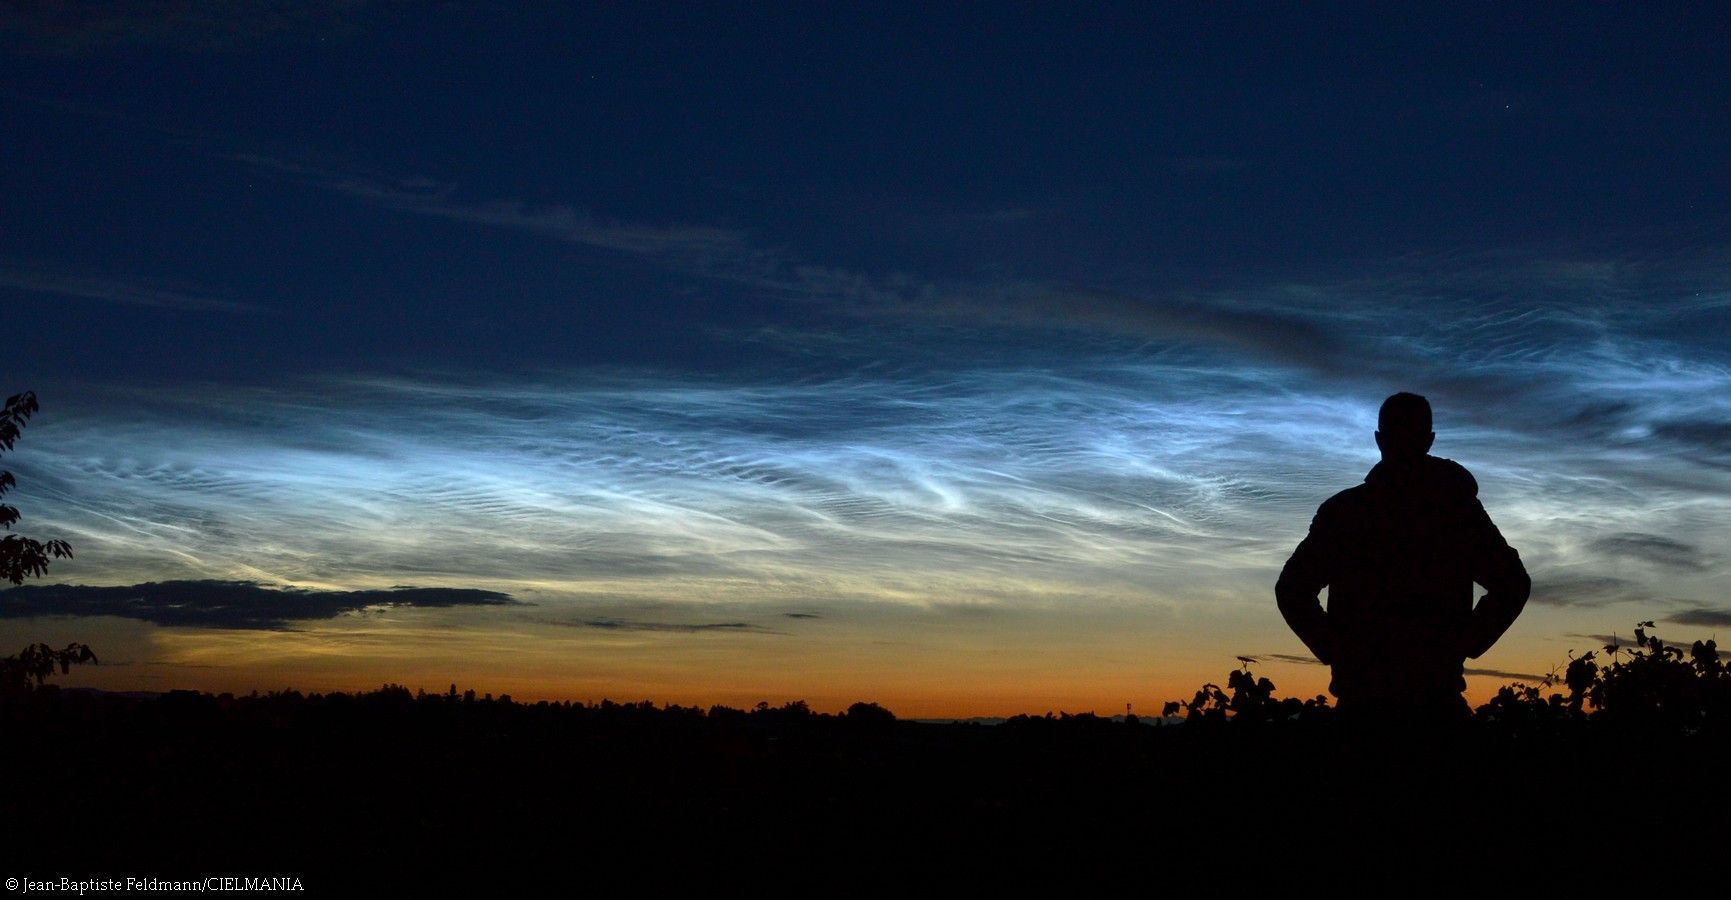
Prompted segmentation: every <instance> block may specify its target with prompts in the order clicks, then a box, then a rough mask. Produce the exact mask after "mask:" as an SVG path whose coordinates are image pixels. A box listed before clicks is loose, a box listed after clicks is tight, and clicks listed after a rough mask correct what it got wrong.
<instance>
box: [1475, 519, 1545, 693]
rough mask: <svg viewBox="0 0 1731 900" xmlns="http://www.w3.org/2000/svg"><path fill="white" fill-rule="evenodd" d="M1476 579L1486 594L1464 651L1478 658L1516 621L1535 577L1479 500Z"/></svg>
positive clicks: (1476, 523) (1476, 609)
mask: <svg viewBox="0 0 1731 900" xmlns="http://www.w3.org/2000/svg"><path fill="white" fill-rule="evenodd" d="M1472 517H1473V521H1472V527H1473V531H1474V534H1473V580H1474V581H1476V582H1478V583H1479V584H1482V585H1484V587H1485V595H1484V597H1482V598H1480V599H1479V602H1478V605H1477V606H1475V607H1474V608H1473V614H1472V618H1471V619H1470V620H1469V621H1468V624H1467V633H1466V646H1465V647H1463V648H1462V652H1463V653H1465V654H1466V655H1467V656H1469V657H1471V658H1473V659H1477V658H1478V657H1479V656H1480V655H1482V654H1483V653H1484V652H1485V651H1486V650H1489V649H1491V645H1493V644H1495V643H1496V642H1497V639H1498V638H1500V637H1502V636H1503V632H1505V631H1508V630H1509V626H1510V625H1513V624H1514V623H1515V617H1517V616H1519V615H1520V614H1521V609H1522V608H1523V607H1525V606H1526V605H1527V596H1528V595H1529V594H1531V593H1532V591H1533V582H1532V579H1531V578H1529V577H1527V568H1526V566H1524V565H1522V564H1521V555H1520V554H1519V553H1516V552H1515V548H1513V547H1510V546H1509V543H1508V541H1505V540H1503V534H1502V532H1500V531H1498V530H1497V526H1496V525H1495V524H1494V523H1492V522H1491V517H1490V515H1489V514H1488V513H1486V512H1485V508H1484V506H1482V505H1481V504H1480V503H1479V502H1478V501H1477V500H1474V501H1473V510H1472Z"/></svg>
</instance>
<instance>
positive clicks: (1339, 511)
mask: <svg viewBox="0 0 1731 900" xmlns="http://www.w3.org/2000/svg"><path fill="white" fill-rule="evenodd" d="M1369 499H1370V489H1369V486H1367V485H1362V484H1355V485H1353V486H1352V487H1349V488H1347V489H1346V490H1344V491H1340V492H1338V493H1336V494H1335V495H1334V496H1332V497H1330V498H1328V499H1327V500H1324V501H1322V505H1321V506H1319V507H1317V508H1316V517H1317V518H1318V519H1322V520H1332V519H1338V518H1340V517H1342V516H1350V515H1353V514H1355V513H1357V512H1358V511H1359V510H1362V509H1364V507H1365V504H1366V503H1367V502H1368V500H1369Z"/></svg>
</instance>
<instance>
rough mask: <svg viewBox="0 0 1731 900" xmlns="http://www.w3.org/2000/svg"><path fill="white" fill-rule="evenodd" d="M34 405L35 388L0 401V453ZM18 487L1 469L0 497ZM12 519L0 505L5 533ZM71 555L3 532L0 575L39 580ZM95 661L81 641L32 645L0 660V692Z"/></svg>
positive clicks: (59, 545) (14, 513)
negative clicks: (57, 647) (58, 646)
mask: <svg viewBox="0 0 1731 900" xmlns="http://www.w3.org/2000/svg"><path fill="white" fill-rule="evenodd" d="M37 409H38V404H37V402H36V393H35V392H34V391H25V392H23V393H21V394H13V395H12V396H10V397H7V398H6V402H5V404H4V405H0V452H6V451H10V450H11V449H12V447H13V446H14V445H15V444H16V443H17V442H18V438H19V435H20V434H21V433H22V432H23V430H24V426H25V425H26V424H27V423H28V422H29V421H30V417H31V416H32V415H35V414H36V412H37ZM17 486H18V481H17V479H15V478H13V477H12V473H11V472H6V471H0V497H4V496H6V494H7V493H8V492H9V491H11V490H12V489H13V488H15V487H17ZM17 523H18V508H17V507H15V506H8V505H6V504H0V526H3V527H4V528H5V529H6V530H7V531H8V532H10V531H11V530H12V526H13V525H16V524H17ZM71 556H72V547H71V545H69V544H67V543H66V542H65V541H60V540H50V541H38V540H35V539H34V538H27V537H24V536H23V535H19V534H7V535H6V536H5V537H0V578H4V579H6V580H7V581H10V582H12V584H14V585H20V584H23V583H24V579H25V578H40V577H42V575H44V574H46V573H47V571H48V563H49V561H50V560H51V559H64V558H69V557H71ZM94 662H96V654H95V653H92V652H91V650H90V648H89V647H87V646H85V645H83V644H69V645H67V647H66V649H64V650H55V649H54V648H52V647H50V646H48V645H47V644H31V645H30V646H28V647H25V648H24V650H23V651H22V652H20V653H18V654H17V655H16V656H8V657H5V658H0V694H14V693H19V692H23V691H28V690H30V689H31V688H32V687H41V686H42V683H43V681H44V680H45V679H46V678H47V677H48V676H49V675H52V674H54V670H55V669H59V670H60V672H61V674H63V675H64V674H66V673H67V672H69V671H71V668H72V666H74V665H77V664H81V663H94Z"/></svg>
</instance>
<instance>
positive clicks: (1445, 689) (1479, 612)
mask: <svg viewBox="0 0 1731 900" xmlns="http://www.w3.org/2000/svg"><path fill="white" fill-rule="evenodd" d="M1478 490H1479V488H1478V482H1476V481H1474V480H1473V476H1472V475H1471V474H1470V473H1468V472H1467V470H1466V469H1465V468H1463V467H1462V466H1461V465H1460V464H1459V463H1456V462H1455V461H1454V460H1450V459H1441V458H1439V457H1435V456H1423V457H1418V458H1415V459H1412V460H1410V461H1407V462H1405V463H1404V464H1391V463H1390V462H1387V461H1384V462H1382V463H1378V464H1377V466H1376V467H1375V468H1373V469H1371V470H1370V474H1368V475H1366V476H1365V479H1364V484H1361V485H1359V486H1357V487H1352V488H1348V489H1346V490H1344V491H1341V492H1340V493H1338V494H1335V495H1334V496H1333V497H1330V498H1329V499H1328V501H1327V502H1325V503H1323V504H1322V507H1321V508H1320V509H1318V510H1317V512H1316V518H1315V519H1313V520H1312V521H1311V523H1310V534H1309V535H1308V536H1307V537H1305V539H1304V540H1303V541H1302V542H1300V543H1299V545H1298V549H1297V550H1295V551H1294V552H1293V554H1292V558H1291V559H1289V560H1287V562H1286V568H1285V569H1284V570H1282V571H1281V573H1280V581H1279V582H1278V583H1277V584H1276V585H1275V588H1274V593H1275V597H1276V598H1277V599H1278V601H1279V603H1280V612H1281V614H1282V615H1283V616H1285V617H1286V622H1287V624H1288V625H1290V626H1292V630H1293V631H1294V632H1296V633H1297V634H1298V637H1299V639H1300V640H1302V641H1304V644H1305V646H1307V647H1309V648H1310V652H1311V653H1313V654H1315V655H1316V658H1317V659H1319V660H1321V661H1322V662H1324V663H1327V664H1328V665H1330V666H1333V667H1334V680H1333V682H1332V683H1331V684H1330V685H1329V690H1330V691H1331V692H1333V693H1334V695H1335V696H1336V697H1339V698H1340V700H1341V703H1342V704H1343V706H1344V705H1347V704H1351V703H1362V704H1365V705H1377V706H1382V705H1390V704H1392V705H1406V704H1412V705H1419V704H1429V703H1435V702H1439V701H1441V700H1444V699H1445V698H1453V701H1454V702H1456V703H1458V702H1459V696H1460V692H1461V691H1463V690H1465V689H1466V681H1465V679H1464V678H1463V677H1462V667H1463V665H1464V660H1465V659H1466V658H1467V657H1477V656H1478V655H1479V654H1481V653H1484V652H1485V651H1486V650H1488V649H1490V647H1491V645H1492V644H1494V643H1496V640H1497V638H1499V637H1502V634H1503V632H1504V631H1506V630H1508V627H1509V625H1510V624H1512V623H1513V622H1514V620H1515V617H1516V616H1518V615H1520V612H1521V607H1522V606H1524V605H1525V604H1526V601H1527V594H1528V593H1529V592H1530V591H1531V589H1532V582H1531V581H1530V580H1529V579H1528V577H1527V571H1526V568H1525V567H1523V566H1522V565H1521V557H1520V554H1518V553H1516V552H1515V550H1514V548H1512V547H1510V546H1509V545H1508V542H1506V541H1504V540H1503V536H1502V534H1501V533H1500V532H1498V531H1497V527H1496V525H1494V524H1492V523H1491V519H1490V516H1489V515H1487V514H1486V513H1485V509H1484V507H1483V506H1482V505H1480V503H1479V500H1478ZM1474 582H1477V583H1479V584H1481V585H1484V587H1485V589H1486V590H1487V593H1486V594H1485V596H1484V598H1483V599H1481V600H1479V602H1478V606H1477V607H1476V608H1475V607H1474V605H1473V583H1474ZM1325 586H1326V587H1327V588H1328V608H1327V609H1326V610H1325V609H1324V608H1323V606H1322V604H1321V603H1320V602H1318V600H1317V594H1318V593H1319V592H1320V591H1321V590H1322V589H1323V587H1325Z"/></svg>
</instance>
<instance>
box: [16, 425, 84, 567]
mask: <svg viewBox="0 0 1731 900" xmlns="http://www.w3.org/2000/svg"><path fill="white" fill-rule="evenodd" d="M36 411H37V403H36V394H35V392H34V391H25V392H23V393H22V394H13V395H12V396H10V397H7V398H6V403H5V405H3V406H0V452H6V451H10V450H11V449H12V446H13V445H14V444H15V443H17V441H18V437H19V433H20V432H22V431H23V430H24V425H25V424H26V423H27V422H29V421H30V417H31V416H32V415H34V414H35V413H36ZM17 485H18V482H17V480H16V479H14V478H13V477H12V473H11V472H5V471H0V497H4V496H6V494H7V493H8V492H9V491H11V490H12V489H13V488H14V487H17ZM17 522H18V509H17V507H14V506H7V505H5V504H0V527H4V528H5V529H6V530H7V531H9V532H10V531H11V530H12V526H13V525H15V524H17ZM71 555H72V547H71V546H70V545H68V544H67V543H66V542H65V541H58V540H53V541H38V540H35V539H33V538H27V537H24V536H23V535H19V534H8V535H6V536H5V537H3V538H0V578H5V579H6V580H7V581H10V582H12V583H13V584H15V585H16V584H23V583H24V579H25V578H27V577H34V578H40V577H41V576H42V575H43V574H45V573H46V572H47V571H48V562H49V560H50V559H60V558H63V557H70V556H71Z"/></svg>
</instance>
